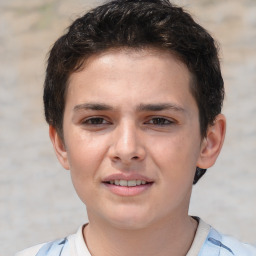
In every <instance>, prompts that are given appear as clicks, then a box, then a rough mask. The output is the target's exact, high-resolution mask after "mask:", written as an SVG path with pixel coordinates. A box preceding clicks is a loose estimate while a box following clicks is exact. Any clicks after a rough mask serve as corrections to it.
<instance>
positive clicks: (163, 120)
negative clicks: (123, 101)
mask: <svg viewBox="0 0 256 256" xmlns="http://www.w3.org/2000/svg"><path fill="white" fill-rule="evenodd" d="M148 123H149V124H153V125H160V126H163V125H170V124H172V123H173V122H172V121H170V120H168V119H166V118H163V117H154V118H152V119H151V120H150V121H149V122H148Z"/></svg>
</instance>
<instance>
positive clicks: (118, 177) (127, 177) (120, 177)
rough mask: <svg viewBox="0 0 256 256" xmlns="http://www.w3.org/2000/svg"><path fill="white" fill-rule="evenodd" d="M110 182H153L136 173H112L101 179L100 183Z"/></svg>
mask: <svg viewBox="0 0 256 256" xmlns="http://www.w3.org/2000/svg"><path fill="white" fill-rule="evenodd" d="M110 180H144V181H146V182H148V183H152V182H154V180H153V179H151V178H149V177H147V176H144V175H141V174H138V173H127V174H126V173H114V174H111V175H109V176H107V177H105V178H103V179H102V182H108V181H110Z"/></svg>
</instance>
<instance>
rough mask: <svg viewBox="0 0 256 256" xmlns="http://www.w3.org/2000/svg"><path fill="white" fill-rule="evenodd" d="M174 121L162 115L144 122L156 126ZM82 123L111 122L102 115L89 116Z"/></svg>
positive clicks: (100, 123) (103, 123)
mask: <svg viewBox="0 0 256 256" xmlns="http://www.w3.org/2000/svg"><path fill="white" fill-rule="evenodd" d="M173 123H174V121H172V120H169V119H166V118H164V117H152V118H151V119H149V120H148V121H146V122H145V123H144V124H149V125H156V126H168V125H172V124H173ZM82 124H84V125H91V126H100V125H105V124H111V122H109V121H107V120H106V119H105V118H104V117H90V118H88V119H86V120H84V121H83V122H82Z"/></svg>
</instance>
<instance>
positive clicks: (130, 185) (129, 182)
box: [127, 180, 136, 187]
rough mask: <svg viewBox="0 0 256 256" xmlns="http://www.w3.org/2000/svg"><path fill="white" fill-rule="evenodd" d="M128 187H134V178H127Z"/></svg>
mask: <svg viewBox="0 0 256 256" xmlns="http://www.w3.org/2000/svg"><path fill="white" fill-rule="evenodd" d="M127 185H128V187H135V186H136V180H129V181H128V182H127Z"/></svg>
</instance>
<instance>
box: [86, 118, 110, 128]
mask: <svg viewBox="0 0 256 256" xmlns="http://www.w3.org/2000/svg"><path fill="white" fill-rule="evenodd" d="M99 121H100V122H99ZM82 124H86V125H95V126H98V125H104V124H110V122H108V121H107V120H106V119H105V118H103V117H90V118H88V119H86V120H84V121H83V122H82Z"/></svg>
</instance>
